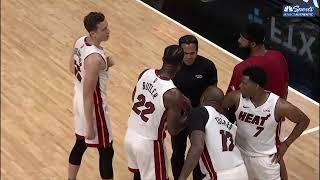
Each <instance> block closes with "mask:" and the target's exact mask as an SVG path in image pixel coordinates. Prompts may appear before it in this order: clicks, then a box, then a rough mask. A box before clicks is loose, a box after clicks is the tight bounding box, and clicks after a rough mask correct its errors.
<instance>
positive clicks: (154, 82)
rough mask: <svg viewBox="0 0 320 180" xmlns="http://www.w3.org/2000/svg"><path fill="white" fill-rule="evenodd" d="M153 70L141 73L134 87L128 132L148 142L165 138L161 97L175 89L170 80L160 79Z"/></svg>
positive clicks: (164, 117) (164, 113)
mask: <svg viewBox="0 0 320 180" xmlns="http://www.w3.org/2000/svg"><path fill="white" fill-rule="evenodd" d="M156 73H157V71H156V70H154V69H149V70H147V71H145V72H144V73H143V75H142V76H141V78H140V79H139V80H138V82H137V85H136V92H135V94H134V99H133V103H134V104H133V106H132V109H131V113H130V117H129V120H128V130H131V131H134V132H135V133H137V134H139V135H141V137H143V138H145V139H148V140H162V139H164V138H165V125H166V112H165V111H166V109H165V107H164V103H163V95H164V93H166V92H167V91H168V90H170V89H173V88H176V86H175V85H174V84H173V82H172V80H164V79H161V77H159V76H158V75H157V74H156Z"/></svg>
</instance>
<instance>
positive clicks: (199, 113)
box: [186, 107, 209, 133]
mask: <svg viewBox="0 0 320 180" xmlns="http://www.w3.org/2000/svg"><path fill="white" fill-rule="evenodd" d="M208 119H209V114H208V111H207V109H206V108H205V107H198V108H195V109H192V110H191V112H190V113H189V115H188V117H187V120H186V121H187V127H188V130H189V133H191V132H192V131H194V130H201V131H203V132H205V127H206V124H207V122H208Z"/></svg>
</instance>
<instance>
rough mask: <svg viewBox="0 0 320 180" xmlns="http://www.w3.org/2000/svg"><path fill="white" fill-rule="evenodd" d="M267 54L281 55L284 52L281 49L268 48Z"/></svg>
mask: <svg viewBox="0 0 320 180" xmlns="http://www.w3.org/2000/svg"><path fill="white" fill-rule="evenodd" d="M265 55H267V56H268V55H269V56H281V57H282V56H283V54H282V53H281V52H280V51H278V50H274V49H272V50H268V51H267V53H266V54H265Z"/></svg>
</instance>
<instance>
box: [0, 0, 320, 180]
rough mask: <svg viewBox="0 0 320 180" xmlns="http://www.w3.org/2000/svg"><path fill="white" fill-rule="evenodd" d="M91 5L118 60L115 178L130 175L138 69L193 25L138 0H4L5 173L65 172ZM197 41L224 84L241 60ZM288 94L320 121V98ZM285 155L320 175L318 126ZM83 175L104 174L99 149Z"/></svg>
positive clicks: (113, 99)
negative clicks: (76, 57)
mask: <svg viewBox="0 0 320 180" xmlns="http://www.w3.org/2000/svg"><path fill="white" fill-rule="evenodd" d="M89 11H101V12H103V13H105V15H106V16H107V19H108V21H109V24H110V28H111V38H110V40H109V41H108V42H106V43H104V44H103V46H104V47H105V48H106V49H107V52H108V54H110V55H111V56H112V57H113V59H114V61H115V63H116V65H115V66H114V67H112V68H111V71H110V81H109V84H108V85H109V87H108V89H109V94H108V99H109V104H110V111H111V112H110V113H111V118H112V128H113V133H114V134H113V137H114V149H115V156H114V160H113V163H114V170H115V172H114V173H115V176H114V177H115V178H114V179H116V180H126V179H130V173H129V172H128V171H127V165H126V160H125V156H124V153H123V138H124V133H125V129H126V127H127V118H128V113H129V110H130V106H131V101H130V96H131V92H132V89H133V87H134V84H135V82H136V80H137V76H138V74H139V73H140V72H141V71H142V70H144V69H145V68H147V67H151V68H157V67H159V66H160V64H161V57H162V53H163V49H164V48H165V47H166V46H167V45H169V44H173V43H176V42H177V39H178V38H179V37H180V36H182V35H184V34H187V33H190V32H188V31H186V30H185V29H183V28H181V27H180V26H178V25H176V24H175V23H173V22H171V21H169V20H168V19H166V18H164V17H162V16H160V15H158V14H156V13H155V12H153V11H152V10H150V9H148V8H146V7H145V6H143V5H142V4H141V3H139V2H137V1H136V0H78V1H75V0H70V1H65V0H40V1H38V0H28V1H25V0H6V1H1V179H4V180H7V179H8V180H11V179H12V180H16V179H24V180H29V179H30V180H35V179H37V180H46V179H66V177H67V164H68V155H69V151H70V149H71V147H72V146H73V143H74V134H73V115H72V95H73V83H72V79H73V77H72V75H71V74H70V73H69V72H68V58H69V56H70V53H71V50H72V44H73V41H74V40H75V39H76V38H77V37H79V36H81V35H83V34H86V32H85V30H84V28H83V25H82V19H83V17H84V16H85V15H86V14H87V13H88V12H89ZM199 41H200V42H199V43H200V44H199V46H200V50H199V54H201V55H204V56H206V57H208V58H210V59H212V60H213V61H214V63H215V64H216V67H217V69H218V79H219V83H218V85H219V86H220V87H221V88H222V89H223V90H226V87H227V85H228V83H229V79H230V76H231V73H232V69H233V67H234V65H235V64H236V63H238V61H237V60H235V59H234V58H233V57H231V56H230V55H228V54H226V53H224V52H222V51H221V50H219V49H218V48H216V47H214V46H212V45H210V44H208V43H206V42H205V41H203V40H200V39H199ZM289 101H290V102H292V103H293V104H295V105H297V106H298V107H300V108H301V109H303V110H304V112H305V113H306V114H307V115H308V116H309V117H310V119H311V123H310V126H309V127H308V128H313V127H316V126H318V125H319V105H316V104H313V103H311V102H309V101H307V100H306V99H304V98H302V97H301V96H298V95H297V94H295V93H293V92H290V93H289ZM284 129H285V133H286V134H288V132H289V131H290V130H291V129H292V124H291V123H285V125H284ZM166 141H167V149H168V154H169V155H170V154H171V147H170V146H169V143H168V142H169V138H167V140H166ZM285 161H286V162H287V168H288V172H289V177H290V179H292V180H299V179H303V180H304V179H306V180H316V179H318V178H319V133H318V131H317V132H313V133H310V134H307V135H304V136H302V137H300V138H299V139H298V140H297V141H296V142H295V143H294V144H293V145H292V146H291V147H290V149H289V150H288V152H287V154H286V156H285ZM79 179H80V180H81V179H90V180H91V179H99V171H98V152H97V151H96V150H95V149H89V150H88V151H87V152H86V153H85V156H84V159H83V162H82V167H81V169H80V172H79Z"/></svg>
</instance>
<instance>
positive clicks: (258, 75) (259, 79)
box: [242, 66, 267, 88]
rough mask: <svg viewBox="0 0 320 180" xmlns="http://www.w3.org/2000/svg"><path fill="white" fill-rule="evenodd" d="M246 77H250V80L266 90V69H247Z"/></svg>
mask: <svg viewBox="0 0 320 180" xmlns="http://www.w3.org/2000/svg"><path fill="white" fill-rule="evenodd" d="M242 74H243V75H244V76H249V79H250V80H251V81H253V82H255V83H257V84H258V85H259V86H260V87H262V88H264V87H265V85H266V83H267V73H266V72H265V70H264V69H262V68H261V67H258V66H251V67H247V68H246V69H244V70H243V72H242Z"/></svg>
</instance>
